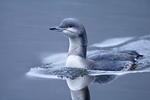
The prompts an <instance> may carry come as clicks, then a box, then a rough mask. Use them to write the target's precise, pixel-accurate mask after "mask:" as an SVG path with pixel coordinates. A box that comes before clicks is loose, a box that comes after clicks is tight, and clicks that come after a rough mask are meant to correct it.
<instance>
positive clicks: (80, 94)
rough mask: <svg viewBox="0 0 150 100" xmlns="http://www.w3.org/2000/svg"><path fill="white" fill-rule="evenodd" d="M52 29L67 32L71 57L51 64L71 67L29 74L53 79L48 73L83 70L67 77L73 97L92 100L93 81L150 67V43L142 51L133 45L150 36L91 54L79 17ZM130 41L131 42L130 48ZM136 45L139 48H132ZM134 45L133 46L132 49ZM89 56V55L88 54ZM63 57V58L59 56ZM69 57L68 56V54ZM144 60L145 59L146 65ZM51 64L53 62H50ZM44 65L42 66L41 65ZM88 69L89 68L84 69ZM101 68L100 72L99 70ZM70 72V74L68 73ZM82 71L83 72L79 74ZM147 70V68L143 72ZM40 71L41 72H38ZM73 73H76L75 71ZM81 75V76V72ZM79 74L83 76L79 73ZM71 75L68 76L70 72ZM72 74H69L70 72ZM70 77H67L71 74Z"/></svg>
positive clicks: (73, 98) (62, 73) (104, 80)
mask: <svg viewBox="0 0 150 100" xmlns="http://www.w3.org/2000/svg"><path fill="white" fill-rule="evenodd" d="M50 30H56V31H59V32H63V33H64V34H65V35H66V36H67V37H68V38H69V51H68V56H67V60H66V62H65V60H64V59H63V61H62V62H61V63H59V64H58V63H56V64H52V63H51V64H50V66H59V65H61V66H66V67H68V69H67V70H66V69H64V70H61V71H60V70H58V71H56V70H55V71H52V73H50V72H51V71H50V70H51V69H44V70H43V69H38V70H37V69H36V70H34V69H32V70H31V71H30V72H31V73H28V74H29V75H30V76H37V77H43V78H49V75H48V74H57V75H60V76H61V75H62V76H63V75H64V74H65V75H66V74H70V72H72V69H71V70H70V69H69V68H75V69H79V70H74V69H73V72H78V74H77V73H76V75H75V76H74V77H75V78H72V77H71V78H67V79H66V80H67V84H68V86H69V88H70V90H71V96H72V100H90V93H89V90H88V85H89V84H90V83H91V82H92V81H96V82H99V83H105V82H108V81H110V80H112V79H114V78H115V75H120V74H126V73H135V71H130V72H128V71H129V70H135V69H137V70H139V69H140V68H142V67H141V65H142V66H143V64H145V62H146V65H144V66H147V65H148V66H149V65H150V61H149V56H147V55H146V54H145V51H150V46H147V47H146V48H145V49H142V50H144V51H141V50H140V47H137V45H131V43H132V42H133V41H134V42H135V41H136V39H137V40H139V44H140V43H141V41H142V40H143V41H144V43H147V42H148V43H147V44H149V43H150V41H149V39H150V36H146V37H144V36H143V37H139V38H134V39H129V40H128V41H125V42H123V43H122V44H119V45H115V46H109V47H97V46H94V47H92V48H90V49H91V50H89V51H88V54H86V53H87V37H86V31H85V28H84V26H83V25H82V24H80V22H79V21H78V20H77V19H74V18H66V19H64V20H63V21H62V22H61V24H60V25H59V26H57V27H52V28H50ZM126 44H129V45H131V46H130V47H129V46H128V45H126ZM123 46H127V47H126V49H124V48H122V47H123ZM132 46H133V47H135V48H132ZM130 48H132V49H130ZM134 50H137V51H138V52H140V54H142V55H144V56H146V59H145V58H144V60H145V61H142V60H140V59H139V58H141V57H142V55H140V54H138V53H137V52H136V51H134ZM86 56H87V57H86ZM58 58H59V57H58ZM64 58H65V57H64ZM142 62H144V63H143V64H142ZM48 67H49V65H48ZM41 68H42V67H41ZM80 69H87V70H80ZM99 71H100V72H99ZM68 72H69V73H68ZM79 72H80V73H79ZM139 72H143V71H139ZM36 73H40V75H39V74H38V75H37V74H36ZM71 74H72V73H71ZM80 74H81V75H80ZM78 75H79V76H78ZM66 76H67V75H66ZM68 76H69V75H68ZM68 76H67V77H68Z"/></svg>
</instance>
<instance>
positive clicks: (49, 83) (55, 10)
mask: <svg viewBox="0 0 150 100" xmlns="http://www.w3.org/2000/svg"><path fill="white" fill-rule="evenodd" d="M67 17H74V18H78V19H79V20H80V21H81V22H82V23H83V24H84V25H85V28H86V30H87V35H88V40H89V45H90V44H93V43H97V42H101V41H103V40H106V39H109V38H114V37H130V36H137V35H145V34H149V33H150V0H43V1H42V0H0V79H1V80H0V100H71V98H70V92H69V89H68V87H67V85H66V83H65V81H61V80H48V79H30V78H27V77H26V76H25V73H26V72H27V71H29V69H30V68H31V67H32V66H37V65H40V64H42V63H41V60H42V58H43V57H44V56H47V55H50V54H54V53H59V52H67V49H68V40H67V39H66V38H65V37H64V36H63V35H62V34H61V33H57V32H52V31H49V30H48V29H49V27H50V26H56V25H58V24H59V23H60V21H61V20H62V19H64V18H67ZM143 45H144V44H143ZM149 76H150V74H149V73H145V74H136V75H126V76H122V77H120V78H118V79H117V80H115V81H114V82H112V83H110V84H106V85H98V84H92V85H90V90H91V98H92V100H149V99H150V80H149V79H150V78H149Z"/></svg>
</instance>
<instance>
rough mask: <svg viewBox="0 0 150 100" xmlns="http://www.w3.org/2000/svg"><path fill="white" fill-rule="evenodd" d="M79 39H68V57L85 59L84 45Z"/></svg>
mask: <svg viewBox="0 0 150 100" xmlns="http://www.w3.org/2000/svg"><path fill="white" fill-rule="evenodd" d="M84 44H85V43H84V42H83V40H82V38H81V37H77V38H69V51H68V52H69V55H78V56H81V57H84V58H86V45H84Z"/></svg>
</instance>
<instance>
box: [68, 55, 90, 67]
mask: <svg viewBox="0 0 150 100" xmlns="http://www.w3.org/2000/svg"><path fill="white" fill-rule="evenodd" d="M66 67H72V68H87V63H86V60H85V59H84V58H82V57H80V56H77V55H70V56H68V58H67V61H66Z"/></svg>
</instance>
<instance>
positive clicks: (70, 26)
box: [50, 18, 87, 57]
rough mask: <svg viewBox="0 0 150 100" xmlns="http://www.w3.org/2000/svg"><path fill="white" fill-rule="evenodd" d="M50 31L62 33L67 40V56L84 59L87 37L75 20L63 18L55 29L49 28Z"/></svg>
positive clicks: (83, 29)
mask: <svg viewBox="0 0 150 100" xmlns="http://www.w3.org/2000/svg"><path fill="white" fill-rule="evenodd" d="M50 30H54V31H58V32H63V33H64V34H65V35H66V36H67V37H68V38H69V44H70V45H69V52H68V55H78V56H81V57H86V48H87V36H86V31H85V28H84V26H83V24H81V23H80V22H79V21H78V20H77V19H75V18H65V19H64V20H62V21H61V23H60V24H59V25H58V26H56V27H51V28H50Z"/></svg>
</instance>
